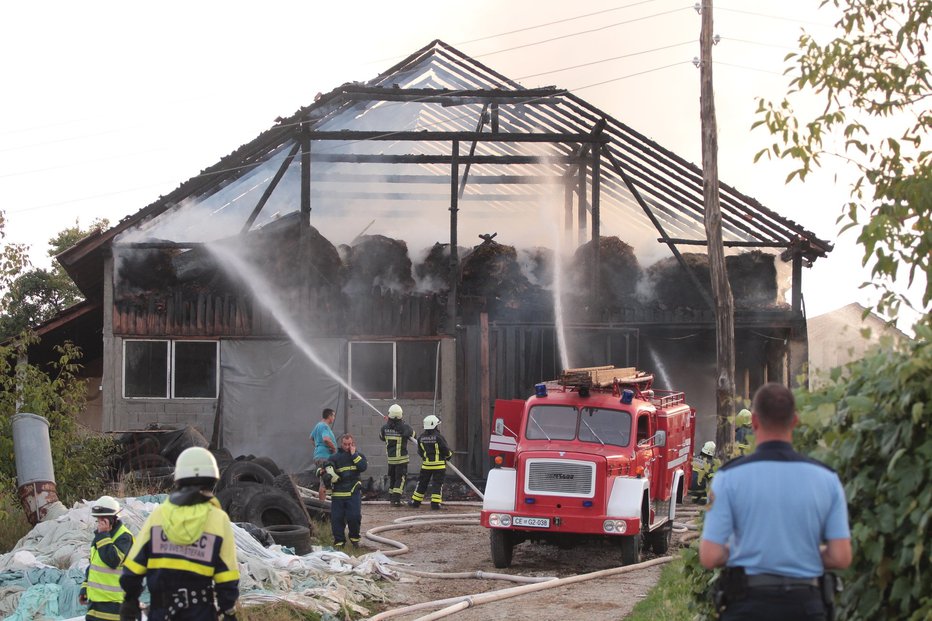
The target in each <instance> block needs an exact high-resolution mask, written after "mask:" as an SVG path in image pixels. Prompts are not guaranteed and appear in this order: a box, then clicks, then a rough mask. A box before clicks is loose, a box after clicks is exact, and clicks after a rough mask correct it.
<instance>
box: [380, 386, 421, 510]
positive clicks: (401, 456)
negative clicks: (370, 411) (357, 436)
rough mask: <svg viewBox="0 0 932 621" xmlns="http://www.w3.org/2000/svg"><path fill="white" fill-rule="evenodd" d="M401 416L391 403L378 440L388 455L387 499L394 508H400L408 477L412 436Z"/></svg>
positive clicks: (412, 433) (398, 408)
mask: <svg viewBox="0 0 932 621" xmlns="http://www.w3.org/2000/svg"><path fill="white" fill-rule="evenodd" d="M402 416H403V411H402V409H401V406H400V405H398V404H397V403H393V404H392V406H391V407H390V408H388V420H387V421H386V422H385V424H384V425H382V429H381V430H380V431H379V439H380V440H382V441H383V442H385V451H386V453H387V454H388V499H389V500H390V501H391V504H392V505H394V506H396V507H398V506H401V496H402V494H404V491H405V479H406V478H407V475H408V440H410V439H411V438H412V437H413V436H414V430H413V429H411V426H410V425H408V424H407V423H406V422H404V421H403V420H402Z"/></svg>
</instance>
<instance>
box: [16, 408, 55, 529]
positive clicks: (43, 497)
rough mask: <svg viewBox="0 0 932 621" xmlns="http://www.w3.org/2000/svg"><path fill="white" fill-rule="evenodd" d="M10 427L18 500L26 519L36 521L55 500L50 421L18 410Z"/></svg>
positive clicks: (40, 519)
mask: <svg viewBox="0 0 932 621" xmlns="http://www.w3.org/2000/svg"><path fill="white" fill-rule="evenodd" d="M12 426H13V453H14V455H15V459H16V481H17V491H18V495H19V500H20V502H21V503H22V505H23V509H24V510H25V511H26V517H27V519H28V520H29V522H30V523H31V524H37V523H38V522H41V521H42V520H43V519H44V518H45V515H46V513H47V511H48V508H49V507H50V506H51V505H52V504H54V503H57V502H58V491H57V490H56V488H55V468H54V466H53V464H52V446H51V442H50V441H49V422H48V421H47V420H46V419H44V418H43V417H41V416H38V415H36V414H29V413H20V414H17V415H15V416H14V417H13V419H12Z"/></svg>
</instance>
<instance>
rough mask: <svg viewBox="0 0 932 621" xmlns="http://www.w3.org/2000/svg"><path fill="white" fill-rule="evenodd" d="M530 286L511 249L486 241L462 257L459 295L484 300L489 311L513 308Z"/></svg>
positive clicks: (515, 254) (515, 253)
mask: <svg viewBox="0 0 932 621" xmlns="http://www.w3.org/2000/svg"><path fill="white" fill-rule="evenodd" d="M530 286H531V283H530V282H529V281H528V279H527V277H525V275H524V274H523V273H522V272H521V266H519V265H518V253H517V252H516V251H515V248H514V246H506V245H504V244H500V243H498V242H496V241H494V240H492V239H486V240H485V241H484V242H482V243H481V244H479V245H478V246H475V247H474V248H473V249H472V251H471V252H469V254H467V255H466V257H464V258H463V262H462V265H461V268H460V289H459V290H460V294H461V295H463V296H473V297H482V298H485V299H486V303H487V305H489V307H490V308H491V307H495V306H500V305H504V306H507V307H516V306H517V305H518V304H520V300H521V298H522V296H523V295H524V294H525V293H526V292H527V291H528V289H529V288H530Z"/></svg>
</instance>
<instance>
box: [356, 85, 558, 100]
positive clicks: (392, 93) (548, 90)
mask: <svg viewBox="0 0 932 621" xmlns="http://www.w3.org/2000/svg"><path fill="white" fill-rule="evenodd" d="M338 90H339V91H340V92H341V93H342V94H343V96H345V97H348V98H351V99H368V100H371V101H418V102H421V101H426V100H428V99H430V100H437V101H439V102H442V101H443V100H445V99H452V98H459V99H474V100H476V101H478V102H481V103H486V102H492V101H495V102H498V103H505V104H507V103H522V104H527V103H536V102H538V101H543V100H545V99H548V98H551V97H560V96H562V95H565V94H566V92H567V91H566V90H564V89H558V88H554V87H552V86H548V87H544V88H522V89H518V90H516V89H502V88H497V89H485V88H475V89H452V88H404V89H402V88H395V87H394V86H392V87H388V88H386V87H381V86H359V85H346V86H342V87H340V88H339V89H338Z"/></svg>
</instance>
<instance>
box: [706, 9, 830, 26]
mask: <svg viewBox="0 0 932 621" xmlns="http://www.w3.org/2000/svg"><path fill="white" fill-rule="evenodd" d="M715 10H716V11H730V12H731V13H743V14H744V15H754V16H755V17H766V18H767V19H778V20H781V21H786V22H793V23H794V24H810V25H812V26H822V27H824V28H834V27H835V25H834V24H824V23H822V22H811V21H808V20H804V19H797V18H795V17H783V16H782V15H767V14H766V13H755V12H754V11H744V10H742V9H730V8H728V7H724V6H716V7H715Z"/></svg>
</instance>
